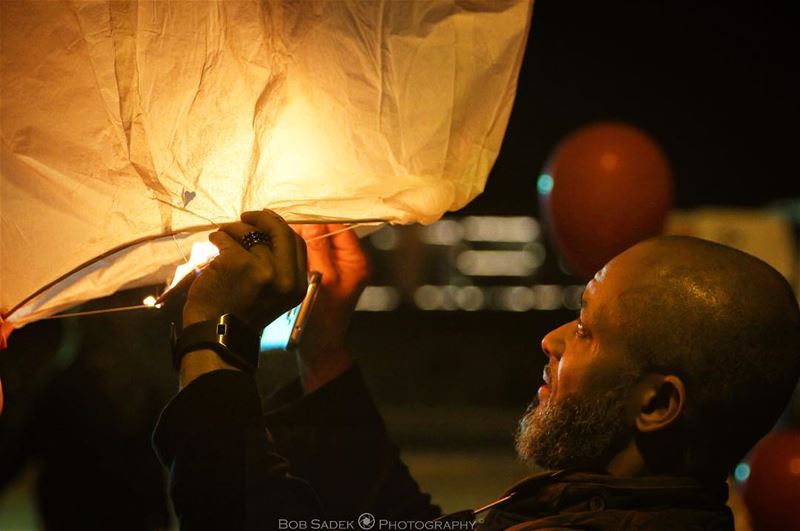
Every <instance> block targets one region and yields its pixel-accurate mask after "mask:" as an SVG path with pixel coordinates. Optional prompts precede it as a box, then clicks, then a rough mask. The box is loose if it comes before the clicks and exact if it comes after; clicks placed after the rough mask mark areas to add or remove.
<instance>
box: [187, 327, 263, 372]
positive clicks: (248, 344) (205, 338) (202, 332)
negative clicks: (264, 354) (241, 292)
mask: <svg viewBox="0 0 800 531" xmlns="http://www.w3.org/2000/svg"><path fill="white" fill-rule="evenodd" d="M203 349H208V350H212V351H214V352H216V353H217V354H218V355H219V357H220V358H222V360H223V361H225V362H226V363H228V364H230V365H233V366H234V367H236V368H238V369H241V370H243V371H246V372H249V373H252V372H255V371H256V369H258V358H259V354H260V351H261V337H260V335H259V334H258V333H257V332H256V331H255V330H253V329H252V328H251V327H250V326H249V325H247V324H246V323H245V322H243V321H242V320H241V319H239V318H238V317H236V316H235V315H232V314H225V315H222V316H220V317H219V318H218V319H209V320H208V321H200V322H197V323H193V324H191V325H189V326H187V327H186V328H184V329H183V330H182V331H181V332H180V333H176V332H175V330H174V325H173V337H172V364H173V366H174V367H175V370H176V371H180V366H181V360H182V359H183V356H185V355H186V354H188V353H189V352H192V351H195V350H203Z"/></svg>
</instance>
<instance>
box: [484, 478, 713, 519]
mask: <svg viewBox="0 0 800 531" xmlns="http://www.w3.org/2000/svg"><path fill="white" fill-rule="evenodd" d="M507 496H511V497H510V498H509V499H508V500H507V501H505V502H503V503H502V504H499V505H497V506H496V507H497V509H499V510H502V511H511V512H514V513H517V514H543V513H545V514H557V513H560V512H571V511H582V510H587V509H588V510H598V509H628V508H636V509H644V508H646V507H654V508H656V507H665V506H671V507H675V508H677V507H681V508H687V509H689V508H695V509H719V508H720V507H722V506H724V505H725V501H726V500H727V498H728V486H727V485H726V484H725V482H724V481H722V480H720V481H719V482H717V483H713V484H708V483H701V482H700V481H698V480H696V479H694V478H689V477H672V476H642V477H616V476H610V475H608V474H597V473H591V472H582V471H571V470H558V471H549V472H543V473H541V474H536V475H533V476H530V477H528V478H526V479H524V480H522V481H520V482H519V483H517V484H516V485H514V486H512V487H511V488H510V489H509V490H508V491H507V492H506V493H505V495H504V497H507Z"/></svg>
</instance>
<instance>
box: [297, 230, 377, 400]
mask: <svg viewBox="0 0 800 531" xmlns="http://www.w3.org/2000/svg"><path fill="white" fill-rule="evenodd" d="M294 229H295V230H296V231H297V232H298V233H299V234H300V235H301V236H302V237H303V238H304V239H305V240H306V245H307V249H308V266H309V269H310V270H312V271H319V272H320V273H322V283H321V286H320V291H319V295H318V296H317V301H316V304H315V306H314V309H313V311H312V312H311V316H310V318H309V322H308V325H307V328H306V332H305V334H304V335H303V340H302V342H301V344H300V349H299V353H298V365H299V368H300V377H301V379H302V382H303V389H304V390H305V392H306V394H308V393H311V392H313V391H314V390H316V389H318V388H319V387H321V386H323V385H325V384H326V383H327V382H329V381H331V380H332V379H334V378H336V377H337V376H338V375H339V374H341V373H343V372H344V371H346V370H347V369H348V368H349V367H350V364H351V358H350V354H349V352H348V350H347V349H346V347H345V337H346V334H347V328H348V326H349V324H350V318H351V317H352V315H353V311H354V310H355V307H356V303H357V302H358V298H359V296H360V295H361V292H362V291H363V290H364V286H365V285H366V282H367V277H368V276H369V262H368V261H367V257H366V255H365V254H364V251H363V250H362V249H361V246H360V244H359V241H358V236H356V234H355V233H354V232H353V231H352V230H345V229H346V227H345V226H344V225H333V224H329V225H295V226H294Z"/></svg>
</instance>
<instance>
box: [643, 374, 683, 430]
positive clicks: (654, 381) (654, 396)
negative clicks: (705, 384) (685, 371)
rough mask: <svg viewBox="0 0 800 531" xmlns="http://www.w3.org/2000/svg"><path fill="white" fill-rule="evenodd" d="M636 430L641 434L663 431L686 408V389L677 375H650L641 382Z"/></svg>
mask: <svg viewBox="0 0 800 531" xmlns="http://www.w3.org/2000/svg"><path fill="white" fill-rule="evenodd" d="M640 385H641V387H640V391H639V394H638V401H639V403H638V410H637V412H636V428H637V429H638V430H639V431H641V432H653V431H657V430H660V429H663V428H665V427H667V426H669V425H670V424H672V423H673V422H675V420H676V419H677V418H678V417H680V415H681V413H683V410H684V408H685V407H686V387H685V386H684V384H683V381H682V380H681V379H680V378H678V377H677V376H675V375H672V374H668V375H664V374H650V375H648V376H646V377H645V378H644V380H643V381H642V382H641V384H640Z"/></svg>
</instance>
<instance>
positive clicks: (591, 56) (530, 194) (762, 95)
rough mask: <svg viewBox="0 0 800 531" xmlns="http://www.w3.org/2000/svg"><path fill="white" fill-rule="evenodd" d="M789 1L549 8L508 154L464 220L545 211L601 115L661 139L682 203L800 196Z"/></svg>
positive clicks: (564, 3)
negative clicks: (550, 167) (564, 165)
mask: <svg viewBox="0 0 800 531" xmlns="http://www.w3.org/2000/svg"><path fill="white" fill-rule="evenodd" d="M791 6H792V4H791V3H789V2H749V3H745V2H708V1H704V2H665V1H664V2H662V1H646V2H642V1H620V0H611V1H604V2H593V1H589V0H541V1H537V2H536V4H535V7H534V15H533V27H532V30H531V35H530V38H529V41H528V47H527V51H526V55H525V58H524V62H523V66H522V72H521V75H520V82H519V90H518V92H517V98H516V101H515V104H514V110H513V112H512V115H511V120H510V123H509V127H508V130H507V134H506V138H505V141H504V144H503V148H502V151H501V153H500V156H499V158H498V161H497V163H496V166H495V168H494V170H493V172H492V175H491V177H490V178H489V182H488V184H487V188H486V191H485V192H484V194H483V195H482V196H479V197H478V199H476V200H475V201H473V203H472V204H471V205H469V206H468V207H467V208H466V209H465V210H464V211H463V212H464V213H515V214H536V213H537V205H536V195H535V184H536V177H537V176H538V174H539V172H540V171H541V169H542V167H543V165H544V163H545V160H546V158H547V156H548V154H549V152H550V150H552V149H553V147H554V146H555V145H556V144H557V143H558V141H559V139H560V138H562V137H563V136H564V135H565V134H567V133H569V132H570V131H572V130H573V129H575V128H577V127H579V126H581V125H583V124H585V123H587V122H591V121H595V120H609V119H612V120H624V121H628V122H630V123H632V124H635V125H637V126H639V127H641V128H642V129H644V130H645V131H647V132H649V133H650V134H651V135H653V136H654V137H655V138H656V139H657V140H658V141H659V142H660V143H661V144H662V146H663V147H664V149H665V150H666V152H667V154H668V156H669V158H670V161H671V163H672V166H673V170H674V174H675V180H676V181H675V184H676V206H677V207H679V208H689V207H693V206H700V205H745V206H763V205H767V204H769V203H771V202H773V201H776V200H780V199H782V198H785V197H798V196H800V179H798V171H797V164H796V160H797V145H796V144H797V137H798V134H797V130H796V127H797V126H796V124H797V123H798V122H797V117H798V113H797V107H798V105H797V94H798V87H797V85H798V84H797V81H796V80H795V79H794V78H795V77H796V76H794V75H793V74H794V73H795V72H794V71H795V70H796V69H797V55H796V52H794V51H792V50H794V49H795V48H794V47H793V46H790V45H791V44H795V45H796V42H792V41H793V39H792V36H793V34H794V32H795V31H796V27H797V16H796V8H795V7H791Z"/></svg>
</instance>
